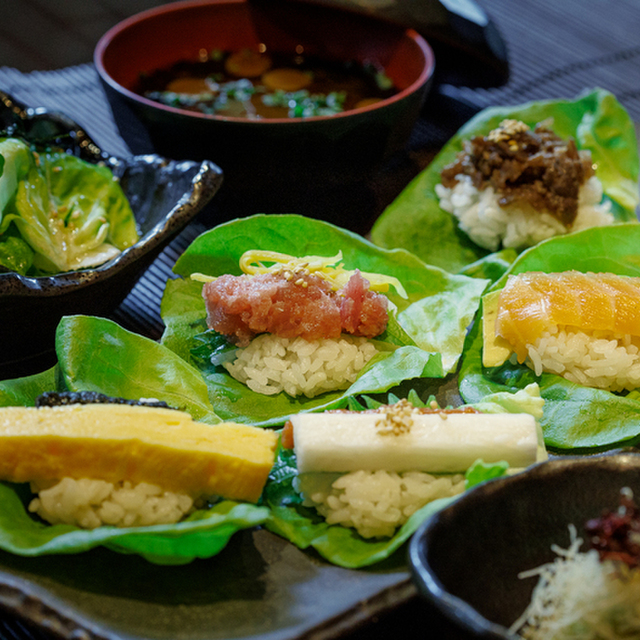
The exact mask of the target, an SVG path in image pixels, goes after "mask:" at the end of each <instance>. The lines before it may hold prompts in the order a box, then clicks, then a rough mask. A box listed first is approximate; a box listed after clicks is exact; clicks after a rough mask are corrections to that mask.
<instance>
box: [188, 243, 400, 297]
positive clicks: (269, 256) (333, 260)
mask: <svg viewBox="0 0 640 640" xmlns="http://www.w3.org/2000/svg"><path fill="white" fill-rule="evenodd" d="M341 260H342V251H338V253H337V254H336V255H335V256H331V257H324V256H303V257H302V258H296V257H294V256H290V255H287V254H286V253H278V252H276V251H259V250H251V251H245V252H244V253H243V254H242V257H241V258H240V269H241V270H242V272H243V273H245V274H247V275H252V276H255V275H258V274H261V273H272V274H282V275H283V277H284V278H286V279H287V280H291V279H293V278H294V277H300V276H301V275H309V274H313V275H315V276H318V277H319V278H322V279H323V280H326V281H327V282H328V283H330V284H331V288H332V289H333V290H334V291H338V290H339V289H341V288H342V287H344V286H345V285H346V284H347V282H348V281H349V278H351V276H352V275H353V274H354V273H355V271H349V270H348V269H345V268H344V264H343V263H342V262H340V261H341ZM360 273H361V275H362V277H363V278H366V279H367V280H368V281H369V288H370V289H371V291H377V292H381V293H386V292H387V291H389V286H390V285H391V286H392V287H393V288H394V289H395V290H396V292H397V293H398V295H399V296H401V297H402V298H404V299H406V298H407V292H406V291H405V289H404V287H403V286H402V284H401V283H400V281H399V280H398V279H397V278H394V277H392V276H385V275H383V274H381V273H367V272H364V271H361V272H360ZM191 279H192V280H197V281H198V282H211V281H212V280H215V277H212V276H207V275H204V274H202V273H193V274H191Z"/></svg>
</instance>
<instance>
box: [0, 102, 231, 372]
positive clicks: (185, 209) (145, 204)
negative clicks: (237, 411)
mask: <svg viewBox="0 0 640 640" xmlns="http://www.w3.org/2000/svg"><path fill="white" fill-rule="evenodd" d="M0 131H2V132H4V133H3V134H2V135H13V136H16V137H21V138H23V139H26V140H28V141H29V142H33V143H40V144H48V143H51V144H55V145H57V146H60V147H62V148H64V149H66V150H67V152H69V153H72V154H74V155H77V156H79V157H81V158H82V159H84V160H87V161H89V162H104V163H105V164H106V165H108V166H109V167H110V168H111V170H112V171H113V173H114V175H115V176H117V177H118V179H119V180H120V183H121V185H122V187H123V189H124V192H125V194H126V196H127V198H128V199H129V202H130V204H131V207H132V209H133V211H134V214H135V217H136V222H137V224H138V230H139V233H140V239H139V240H138V242H137V243H136V244H135V245H133V246H131V247H129V248H128V249H126V250H125V251H123V252H122V253H121V254H119V255H118V256H117V257H115V258H113V259H112V260H110V261H109V262H106V263H105V264H103V265H101V266H99V267H96V268H92V269H84V270H81V271H73V272H68V273H63V274H61V275H54V276H47V277H26V276H22V275H19V274H18V273H15V272H5V273H0V327H2V331H0V379H6V378H15V377H19V376H22V375H27V374H30V373H35V372H37V371H39V370H41V369H42V367H43V366H44V365H46V364H50V361H51V358H52V357H53V348H54V336H55V330H56V327H57V325H58V321H59V320H60V318H61V317H62V316H64V315H72V314H88V315H98V316H101V315H107V314H109V313H110V312H112V311H113V310H114V309H115V308H116V307H117V306H118V305H119V304H120V302H122V300H123V299H124V298H125V297H126V295H127V294H128V293H129V292H130V291H131V289H132V288H133V286H134V284H135V283H136V281H137V280H138V279H139V278H140V276H141V275H142V274H143V272H144V271H145V270H146V269H147V267H148V266H149V265H150V264H151V263H152V262H153V260H154V259H155V258H156V256H157V255H158V254H159V253H160V251H162V249H163V248H164V247H165V246H166V245H167V244H168V243H169V242H170V241H171V240H172V239H173V238H174V237H175V236H176V235H177V234H178V233H179V232H180V231H181V230H182V229H183V228H184V227H185V226H186V225H187V224H188V223H189V222H190V221H191V220H192V219H193V218H194V217H195V216H196V214H197V213H198V212H199V211H200V210H201V209H202V208H203V207H204V206H205V205H206V204H207V203H208V202H209V200H210V199H211V198H212V197H213V195H214V194H215V193H216V191H217V190H218V189H219V187H220V184H221V182H222V172H221V170H220V169H219V168H218V167H217V166H216V165H215V164H213V163H212V162H209V161H204V162H193V161H185V162H175V161H172V160H171V161H170V160H166V159H164V158H161V157H159V156H155V155H146V156H136V157H132V158H129V159H120V158H115V157H112V156H109V155H108V154H107V153H105V152H104V151H102V150H101V149H100V148H99V147H98V145H96V144H95V143H94V142H93V140H92V139H91V138H90V137H89V136H88V135H87V133H86V132H85V131H84V130H83V129H82V128H81V127H79V126H78V125H77V124H76V123H75V122H73V121H72V120H70V119H69V118H67V117H66V116H64V115H62V114H59V113H55V112H50V111H47V110H46V109H42V108H29V107H26V106H25V105H23V104H22V103H20V102H18V101H17V100H15V99H13V98H12V97H11V96H9V95H8V94H6V93H3V92H0Z"/></svg>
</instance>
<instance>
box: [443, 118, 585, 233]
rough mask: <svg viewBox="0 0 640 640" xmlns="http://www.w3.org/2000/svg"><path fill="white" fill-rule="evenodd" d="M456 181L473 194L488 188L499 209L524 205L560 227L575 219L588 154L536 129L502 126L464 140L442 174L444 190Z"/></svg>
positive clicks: (510, 124) (545, 130)
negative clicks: (465, 181) (465, 180)
mask: <svg viewBox="0 0 640 640" xmlns="http://www.w3.org/2000/svg"><path fill="white" fill-rule="evenodd" d="M460 175H466V176H469V177H470V178H471V181H472V183H473V185H474V186H475V187H476V188H477V189H484V188H486V187H488V186H492V187H493V188H494V190H495V191H496V193H497V195H498V197H499V204H500V205H501V206H506V205H508V204H511V203H512V202H526V203H528V204H530V205H531V206H532V207H533V208H534V209H535V210H536V211H546V212H548V213H550V214H551V215H553V216H554V217H555V218H557V219H558V220H559V221H560V222H562V223H563V224H564V225H565V226H570V225H571V224H572V223H573V221H574V220H575V218H576V216H577V213H578V194H579V190H580V187H581V186H582V185H583V184H584V183H585V182H586V181H587V180H588V179H589V178H590V177H591V176H593V175H594V168H593V162H592V159H591V153H590V152H589V151H586V150H578V149H577V147H576V145H575V141H574V140H573V139H571V138H570V139H568V140H563V139H562V138H560V137H558V136H557V135H556V134H555V133H554V132H553V131H551V129H549V128H547V127H546V126H544V125H543V124H538V125H536V127H535V128H534V129H533V130H531V129H530V127H529V126H528V125H526V124H525V123H523V122H520V121H518V120H504V121H503V122H502V123H501V124H500V126H499V127H498V128H497V129H494V130H493V131H491V132H490V133H489V134H488V135H487V136H475V137H473V138H472V139H471V140H465V142H464V146H463V151H461V152H460V153H459V154H458V156H457V157H456V160H455V161H454V162H452V163H451V164H449V165H447V166H446V167H445V168H444V169H443V170H442V173H441V180H442V184H443V186H445V187H447V188H453V187H455V185H456V184H457V182H458V180H459V176H460Z"/></svg>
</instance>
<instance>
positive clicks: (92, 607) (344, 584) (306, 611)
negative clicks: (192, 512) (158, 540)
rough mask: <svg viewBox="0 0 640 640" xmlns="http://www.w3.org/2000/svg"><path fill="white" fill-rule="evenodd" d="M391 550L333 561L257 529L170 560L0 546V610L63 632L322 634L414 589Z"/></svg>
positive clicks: (96, 635)
mask: <svg viewBox="0 0 640 640" xmlns="http://www.w3.org/2000/svg"><path fill="white" fill-rule="evenodd" d="M396 555H397V557H396V558H395V561H393V562H387V563H385V565H384V566H380V565H378V566H376V567H375V569H373V570H365V571H354V570H350V569H342V568H340V567H335V566H332V565H329V564H327V563H326V562H324V561H322V560H320V559H319V558H317V557H316V556H315V555H314V554H312V553H305V552H303V551H300V550H299V549H297V548H296V547H294V546H293V545H291V544H289V543H288V542H287V541H285V540H283V539H282V538H279V537H277V536H275V535H273V534H271V533H269V532H267V531H264V530H256V531H243V532H240V533H239V534H237V535H235V536H234V537H233V538H232V539H231V541H230V543H229V545H228V546H227V547H226V548H225V549H224V550H223V551H222V553H220V554H219V555H217V556H215V557H213V558H210V559H208V560H196V561H194V562H192V563H190V564H188V565H183V566H174V567H172V566H158V565H153V564H151V563H148V562H146V561H145V560H143V559H142V558H139V557H137V556H126V555H122V554H116V553H112V552H110V551H108V550H106V549H95V550H93V551H90V552H88V553H84V554H74V555H70V556H61V555H58V556H45V557H40V558H24V557H20V556H13V555H10V554H6V553H3V552H0V618H1V617H2V615H1V611H2V609H3V608H4V609H6V610H8V612H10V614H12V615H13V616H15V617H17V618H22V619H23V620H25V621H26V622H28V623H30V624H35V625H36V628H37V629H38V630H44V631H49V632H51V633H52V634H53V635H54V637H55V638H64V639H65V640H80V639H82V640H105V639H109V640H142V639H143V638H144V639H146V640H150V639H154V640H223V639H224V640H228V639H230V638H237V639H242V640H293V639H294V638H305V639H306V640H312V639H313V640H325V639H326V640H328V639H329V638H336V637H338V636H340V635H343V634H344V633H345V632H346V631H347V630H349V629H353V628H354V627H356V626H358V625H359V624H362V623H365V622H366V621H370V620H371V619H372V618H373V617H374V616H375V615H376V614H380V613H381V612H384V611H389V610H390V609H392V608H393V607H395V606H398V605H399V604H401V603H403V602H405V601H407V600H408V599H409V598H411V597H413V596H414V594H415V587H414V586H413V585H412V583H411V580H410V576H409V572H408V570H407V567H406V563H405V556H404V554H402V553H401V554H396ZM0 633H1V629H0ZM20 637H22V636H20ZM38 637H39V636H38Z"/></svg>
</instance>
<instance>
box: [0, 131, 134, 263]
mask: <svg viewBox="0 0 640 640" xmlns="http://www.w3.org/2000/svg"><path fill="white" fill-rule="evenodd" d="M0 158H2V163H1V164H0V266H3V267H4V268H5V269H9V270H15V271H18V272H19V273H22V274H23V275H24V274H27V273H28V274H29V275H40V274H41V273H45V274H51V273H62V272H66V271H74V270H76V269H84V268H87V267H93V266H97V265H100V264H102V263H104V262H106V261H108V260H110V259H111V258H113V257H115V256H116V255H118V254H119V253H120V252H121V251H123V250H124V249H126V248H127V247H130V246H131V245H133V244H135V242H136V241H137V240H138V231H137V227H136V220H135V217H134V214H133V211H132V210H131V206H130V205H129V202H128V200H127V198H126V196H125V195H124V192H123V191H122V188H121V187H120V185H119V183H118V181H117V180H116V179H115V178H114V176H113V173H112V172H111V170H110V169H109V168H108V167H106V166H100V165H95V164H91V163H89V162H86V161H84V160H81V159H80V158H77V157H75V156H72V155H70V154H68V153H65V152H64V151H61V150H54V149H47V150H41V151H40V152H37V153H36V152H34V151H32V149H31V148H30V147H29V146H28V145H27V144H26V143H25V142H23V141H22V140H19V139H15V138H6V139H2V138H0Z"/></svg>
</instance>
